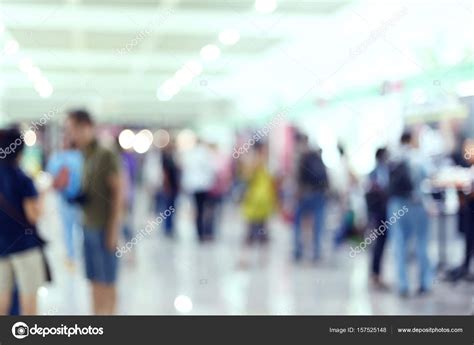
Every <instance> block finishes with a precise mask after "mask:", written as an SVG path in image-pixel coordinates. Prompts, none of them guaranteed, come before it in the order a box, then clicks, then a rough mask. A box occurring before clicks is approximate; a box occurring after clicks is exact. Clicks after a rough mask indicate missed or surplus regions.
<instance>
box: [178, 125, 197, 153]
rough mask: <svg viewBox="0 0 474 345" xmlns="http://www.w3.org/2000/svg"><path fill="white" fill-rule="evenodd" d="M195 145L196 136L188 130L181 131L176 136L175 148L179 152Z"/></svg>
mask: <svg viewBox="0 0 474 345" xmlns="http://www.w3.org/2000/svg"><path fill="white" fill-rule="evenodd" d="M194 144H196V134H194V132H193V131H192V130H190V129H183V130H182V131H181V132H179V134H178V135H177V136H176V146H177V147H178V150H180V151H186V150H189V149H191V148H192V147H193V146H194Z"/></svg>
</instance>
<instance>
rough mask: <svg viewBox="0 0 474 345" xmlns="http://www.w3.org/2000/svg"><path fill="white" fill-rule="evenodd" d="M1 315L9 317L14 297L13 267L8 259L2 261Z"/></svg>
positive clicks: (0, 275)
mask: <svg viewBox="0 0 474 345" xmlns="http://www.w3.org/2000/svg"><path fill="white" fill-rule="evenodd" d="M0 277H1V279H0V315H8V313H9V310H10V306H11V302H12V295H13V281H14V280H13V267H12V264H11V261H10V260H9V259H8V258H2V259H0Z"/></svg>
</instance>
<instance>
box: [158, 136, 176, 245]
mask: <svg viewBox="0 0 474 345" xmlns="http://www.w3.org/2000/svg"><path fill="white" fill-rule="evenodd" d="M161 164H162V167H163V191H162V199H163V202H162V205H163V207H162V211H165V210H172V212H171V214H170V215H169V216H168V217H166V219H165V235H166V236H168V237H173V236H174V214H175V205H176V198H177V197H178V193H179V188H180V187H179V180H180V175H181V172H180V169H179V167H178V164H177V162H176V156H175V150H174V144H173V143H172V142H170V143H169V144H168V145H166V147H165V148H164V149H163V153H162V156H161Z"/></svg>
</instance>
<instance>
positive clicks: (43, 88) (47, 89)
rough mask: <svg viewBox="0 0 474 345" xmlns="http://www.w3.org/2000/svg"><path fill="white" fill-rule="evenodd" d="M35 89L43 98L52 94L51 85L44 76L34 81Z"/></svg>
mask: <svg viewBox="0 0 474 345" xmlns="http://www.w3.org/2000/svg"><path fill="white" fill-rule="evenodd" d="M35 90H36V91H37V92H38V93H39V95H40V96H41V97H43V98H48V97H49V96H51V95H52V94H53V87H52V86H51V84H50V83H49V81H48V80H47V79H45V78H41V79H39V80H38V81H37V82H36V83H35Z"/></svg>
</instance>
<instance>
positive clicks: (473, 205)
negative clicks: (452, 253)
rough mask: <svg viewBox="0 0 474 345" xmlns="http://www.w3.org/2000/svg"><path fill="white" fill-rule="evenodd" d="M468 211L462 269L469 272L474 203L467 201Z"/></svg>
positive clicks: (473, 244)
mask: <svg viewBox="0 0 474 345" xmlns="http://www.w3.org/2000/svg"><path fill="white" fill-rule="evenodd" d="M466 208H467V211H468V217H467V219H466V220H467V224H466V227H465V228H464V234H465V236H466V253H465V258H464V268H465V269H466V271H469V265H470V263H471V260H472V258H473V257H474V201H472V200H471V201H469V203H468V204H467V205H466Z"/></svg>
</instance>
